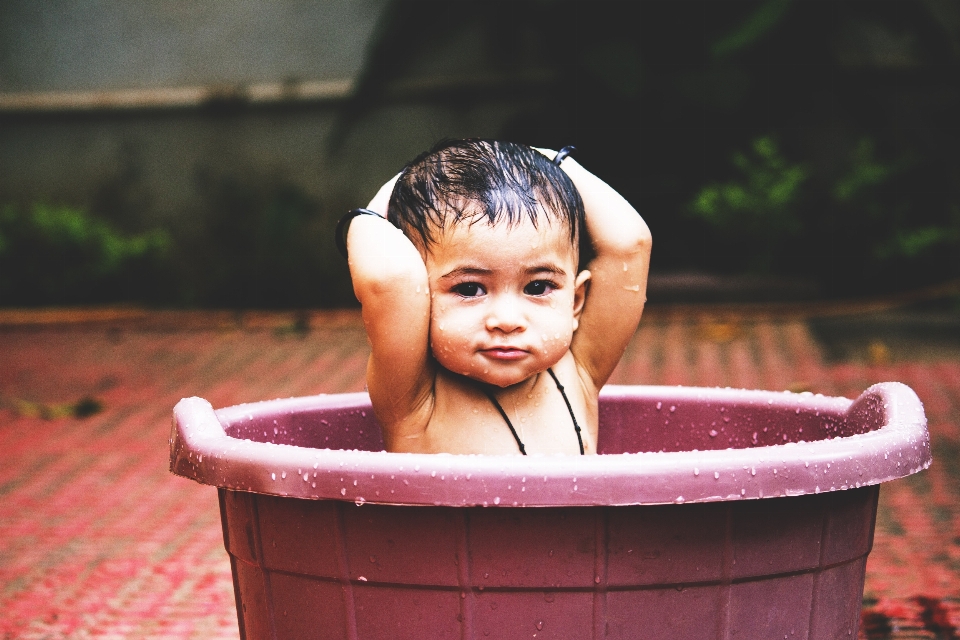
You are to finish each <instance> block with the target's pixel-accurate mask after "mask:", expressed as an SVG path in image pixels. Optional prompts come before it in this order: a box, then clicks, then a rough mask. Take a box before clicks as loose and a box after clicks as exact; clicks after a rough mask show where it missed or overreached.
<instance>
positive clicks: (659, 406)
mask: <svg viewBox="0 0 960 640" xmlns="http://www.w3.org/2000/svg"><path fill="white" fill-rule="evenodd" d="M662 407H663V403H662V402H658V403H657V411H660V409H661V408H662Z"/></svg>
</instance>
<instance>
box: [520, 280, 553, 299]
mask: <svg viewBox="0 0 960 640" xmlns="http://www.w3.org/2000/svg"><path fill="white" fill-rule="evenodd" d="M556 288H557V287H556V285H555V284H554V283H552V282H550V281H549V280H534V281H533V282H531V283H530V284H528V285H527V286H526V287H524V288H523V292H524V293H525V294H527V295H528V296H543V295H546V294H548V293H550V292H551V291H553V290H554V289H556Z"/></svg>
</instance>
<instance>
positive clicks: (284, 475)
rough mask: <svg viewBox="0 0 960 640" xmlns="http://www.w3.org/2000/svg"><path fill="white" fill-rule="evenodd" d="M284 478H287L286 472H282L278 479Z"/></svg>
mask: <svg viewBox="0 0 960 640" xmlns="http://www.w3.org/2000/svg"><path fill="white" fill-rule="evenodd" d="M286 477H287V472H286V471H284V472H283V473H281V474H280V478H281V479H283V478H286Z"/></svg>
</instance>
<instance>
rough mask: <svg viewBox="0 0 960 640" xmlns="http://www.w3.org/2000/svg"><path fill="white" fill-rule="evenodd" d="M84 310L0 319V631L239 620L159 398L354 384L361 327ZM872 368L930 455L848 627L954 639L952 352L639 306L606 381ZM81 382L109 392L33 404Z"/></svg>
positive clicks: (853, 380)
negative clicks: (175, 471) (930, 354)
mask: <svg viewBox="0 0 960 640" xmlns="http://www.w3.org/2000/svg"><path fill="white" fill-rule="evenodd" d="M97 313H99V316H98V317H96V318H94V317H92V316H91V315H90V314H87V315H86V316H84V315H83V314H80V315H77V314H74V315H72V316H71V315H70V314H66V315H64V314H59V315H53V316H51V317H48V318H40V320H38V321H37V322H31V321H30V319H31V318H33V319H34V320H36V319H37V316H36V315H30V314H26V315H25V316H24V317H16V318H13V320H11V319H10V318H12V317H13V316H10V315H9V314H8V318H7V323H6V326H3V322H2V321H3V318H2V317H0V452H2V453H0V455H2V458H0V460H2V464H0V507H2V508H0V633H2V634H3V637H4V638H27V639H31V638H36V639H40V638H44V639H47V638H51V639H52V638H82V639H86V638H184V639H186V638H197V639H200V638H203V639H207V638H214V639H215V638H236V637H237V636H238V632H237V620H236V612H235V609H234V606H235V605H234V598H233V586H232V582H231V577H230V566H229V562H228V561H227V555H226V553H225V552H224V550H223V540H222V535H221V530H220V523H219V511H218V508H217V499H216V493H215V491H214V490H213V489H212V488H210V487H205V486H201V485H197V484H194V483H192V482H188V481H186V480H183V479H181V478H176V477H174V476H171V475H170V473H169V472H168V470H167V465H168V462H167V438H168V435H169V420H170V411H171V409H172V407H173V405H174V404H175V403H176V402H177V401H178V400H179V399H180V398H181V397H183V396H189V395H199V396H203V397H205V398H207V399H209V400H210V401H211V402H212V403H213V404H214V405H215V406H224V405H230V404H235V403H238V402H243V401H251V400H260V399H267V398H272V397H277V396H298V395H307V394H313V393H321V392H326V393H336V392H344V391H355V390H359V389H361V388H362V387H363V370H364V364H365V354H366V342H365V338H364V335H363V329H362V325H361V324H360V322H359V319H358V318H357V316H356V314H354V313H352V312H347V313H342V312H341V313H327V314H322V313H321V314H311V315H309V316H299V317H297V316H293V315H289V316H284V315H276V314H245V315H243V316H240V315H237V314H230V313H223V314H202V313H194V314H190V313H180V314H177V313H166V314H164V313H159V314H157V313H153V314H147V313H142V312H136V311H131V310H126V311H123V310H121V311H120V312H109V311H103V310H101V311H98V312H97ZM24 318H26V320H25V319H24ZM78 319H80V320H83V319H87V320H90V322H86V323H85V322H78V321H77V320H78ZM94 320H95V321H94ZM51 322H53V324H51ZM884 380H899V381H902V382H905V383H906V384H908V385H910V386H911V387H912V388H913V389H914V390H915V391H916V392H917V393H918V395H919V396H920V398H921V399H922V400H923V402H924V404H925V408H926V412H927V417H928V420H929V424H930V430H931V434H932V439H933V448H934V465H933V467H932V468H931V469H930V470H928V471H926V472H924V473H922V474H920V475H918V476H914V477H912V478H909V479H905V480H901V481H897V482H892V483H889V484H886V485H884V488H883V490H882V491H881V498H880V502H881V505H880V511H879V514H878V520H877V531H876V540H875V546H874V551H873V553H872V554H871V556H870V559H869V561H868V564H867V582H866V590H865V609H864V629H863V630H862V631H861V638H870V639H874V638H876V639H879V638H891V639H906V638H938V639H947V638H958V637H960V636H958V632H957V629H958V628H960V362H958V361H954V360H947V359H944V360H934V361H925V362H910V361H898V362H893V363H879V364H870V363H864V362H844V363H839V364H831V363H827V362H826V361H825V360H824V358H823V357H822V355H821V352H820V348H819V346H818V345H817V343H816V341H815V340H814V339H813V337H812V336H811V334H810V331H809V330H808V328H807V325H806V323H805V322H804V320H803V318H802V317H799V316H797V315H792V316H790V315H780V316H774V315H770V314H756V313H743V312H740V313H736V312H729V311H728V312H724V313H723V314H718V313H717V312H716V311H710V310H708V309H699V310H698V309H691V308H686V309H681V308H676V309H672V310H671V309H652V310H651V311H650V312H648V314H647V316H646V317H645V319H644V321H643V323H642V324H641V327H640V330H639V331H638V333H637V336H636V339H635V340H634V341H633V343H632V344H631V345H630V348H629V349H628V350H627V353H626V354H625V355H624V358H623V361H622V362H621V366H620V367H619V369H618V370H617V371H616V372H615V374H614V376H613V379H612V380H611V382H613V383H618V384H685V385H707V386H712V385H719V386H737V387H752V388H767V389H792V390H803V389H808V390H810V391H814V392H820V393H825V394H830V395H845V396H848V397H855V396H856V395H858V394H859V393H860V392H861V391H863V390H864V389H865V388H867V387H868V386H869V385H870V384H872V383H874V382H879V381H884ZM87 396H89V397H93V398H96V399H97V400H98V401H100V402H101V403H102V405H103V407H104V410H103V411H102V412H100V413H98V414H96V415H93V416H91V417H88V418H85V419H77V418H71V417H61V418H53V419H44V418H42V417H38V414H42V413H44V412H45V413H46V414H47V415H48V416H49V415H57V414H58V412H61V413H62V411H63V409H64V407H67V406H69V404H70V403H73V402H76V401H77V400H79V399H80V398H83V397H87Z"/></svg>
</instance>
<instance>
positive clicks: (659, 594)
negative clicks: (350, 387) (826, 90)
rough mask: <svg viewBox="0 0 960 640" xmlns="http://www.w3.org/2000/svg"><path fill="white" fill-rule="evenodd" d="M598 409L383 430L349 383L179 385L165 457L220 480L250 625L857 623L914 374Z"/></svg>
mask: <svg viewBox="0 0 960 640" xmlns="http://www.w3.org/2000/svg"><path fill="white" fill-rule="evenodd" d="M600 422H601V428H600V441H599V448H600V452H601V453H602V454H604V455H599V456H588V457H582V458H581V457H577V456H550V457H537V456H529V457H521V456H455V455H414V454H395V453H386V452H384V451H382V441H381V436H380V430H379V428H378V426H377V423H376V421H375V420H374V418H373V414H372V412H371V411H370V405H369V399H368V397H367V396H366V394H345V395H336V396H316V397H308V398H292V399H287V400H274V401H270V402H261V403H255V404H247V405H239V406H235V407H229V408H226V409H221V410H219V411H214V410H213V408H212V407H211V406H210V404H209V403H207V402H206V401H205V400H202V399H200V398H188V399H185V400H182V401H181V402H180V403H179V404H178V405H177V407H176V409H175V410H174V429H173V436H172V439H171V469H172V471H173V472H174V473H177V474H179V475H182V476H185V477H188V478H192V479H194V480H197V481H198V482H202V483H205V484H211V485H214V486H217V487H219V488H220V489H219V491H220V509H221V514H222V517H223V537H224V543H225V545H226V548H227V551H228V553H229V555H230V562H231V565H232V567H233V579H234V585H235V590H236V600H237V612H238V617H239V621H240V632H241V636H243V637H244V638H250V639H253V638H297V639H299V638H343V639H354V638H363V639H370V638H380V639H391V640H392V639H400V638H416V639H417V640H423V639H433V638H461V639H465V638H470V639H472V638H486V637H490V638H532V637H537V638H570V639H577V640H582V639H583V638H630V639H640V638H650V639H657V640H663V639H684V638H691V639H692V638H696V639H698V640H699V639H712V638H716V639H721V638H722V639H735V638H743V639H749V640H755V639H759V638H777V639H779V638H788V639H791V640H793V639H795V638H796V639H800V638H806V639H816V640H836V639H837V638H853V637H855V636H856V633H857V625H858V622H859V611H860V605H861V598H862V594H863V579H864V569H865V563H866V558H867V553H868V552H869V551H870V548H871V544H872V541H873V526H874V521H875V517H876V506H877V496H878V490H879V486H878V485H879V483H881V482H884V481H887V480H893V479H895V478H901V477H903V476H906V475H909V474H911V473H916V472H917V471H920V470H921V469H924V468H926V467H927V466H929V464H930V447H929V439H928V435H927V430H926V421H925V418H924V414H923V408H922V406H921V404H920V401H919V400H918V399H917V397H916V395H915V394H914V393H913V392H912V391H911V390H910V389H909V388H908V387H906V386H904V385H902V384H898V383H884V384H878V385H875V386H873V387H871V388H870V389H868V390H867V391H866V392H864V394H863V395H861V396H860V398H858V399H857V400H856V401H851V400H848V399H845V398H831V397H823V396H814V395H810V394H791V393H773V392H762V391H741V390H729V389H727V390H723V389H701V388H690V387H670V388H667V387H609V388H607V389H605V391H604V393H603V394H602V396H601V409H600ZM761 498H762V499H761Z"/></svg>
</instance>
